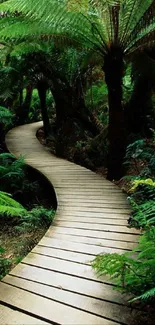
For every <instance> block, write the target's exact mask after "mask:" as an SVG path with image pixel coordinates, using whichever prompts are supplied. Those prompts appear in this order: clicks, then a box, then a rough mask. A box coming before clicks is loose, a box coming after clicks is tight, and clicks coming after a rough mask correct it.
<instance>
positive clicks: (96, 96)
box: [85, 82, 108, 126]
mask: <svg viewBox="0 0 155 325" xmlns="http://www.w3.org/2000/svg"><path fill="white" fill-rule="evenodd" d="M85 99H86V105H87V107H88V108H89V109H90V110H95V111H96V113H97V117H98V119H99V121H101V122H102V123H103V125H104V126H106V125H107V124H108V90H107V86H106V84H105V83H103V82H102V83H101V82H100V83H99V84H94V85H93V86H92V87H91V88H89V89H88V91H87V93H86V98H85Z"/></svg>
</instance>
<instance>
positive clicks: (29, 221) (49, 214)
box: [16, 206, 55, 232]
mask: <svg viewBox="0 0 155 325" xmlns="http://www.w3.org/2000/svg"><path fill="white" fill-rule="evenodd" d="M54 215H55V212H54V210H47V209H45V208H44V207H41V206H40V207H36V208H33V209H32V210H31V211H29V212H27V213H25V214H24V215H22V216H20V222H19V225H18V226H17V227H16V229H17V230H18V231H20V232H24V231H25V230H26V229H31V230H32V229H34V228H39V227H43V228H46V227H47V226H50V224H51V222H52V220H53V218H54Z"/></svg>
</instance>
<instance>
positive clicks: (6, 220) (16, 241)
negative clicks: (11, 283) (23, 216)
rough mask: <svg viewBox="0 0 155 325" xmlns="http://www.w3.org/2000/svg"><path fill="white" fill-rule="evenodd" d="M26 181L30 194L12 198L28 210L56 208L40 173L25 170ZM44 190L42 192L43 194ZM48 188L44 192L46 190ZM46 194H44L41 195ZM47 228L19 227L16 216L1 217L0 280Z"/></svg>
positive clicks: (50, 192)
mask: <svg viewBox="0 0 155 325" xmlns="http://www.w3.org/2000/svg"><path fill="white" fill-rule="evenodd" d="M26 174H27V182H28V183H29V184H33V185H32V191H30V193H26V192H25V193H22V192H21V193H17V195H16V196H14V199H16V200H17V201H18V202H20V203H21V204H22V205H23V206H24V207H25V208H26V209H27V210H28V211H30V210H31V209H33V208H36V207H37V208H38V209H39V208H40V207H43V208H45V209H47V210H55V209H56V201H55V194H54V191H53V188H52V186H50V184H49V183H48V181H46V179H44V176H42V175H41V174H40V173H38V172H37V171H35V170H34V169H31V168H30V167H28V168H27V173H26ZM45 188H46V191H45ZM47 189H48V190H47ZM45 193H46V194H45ZM48 227H49V225H48V224H47V225H44V226H43V227H41V226H35V227H33V226H32V228H31V227H30V228H29V227H23V226H22V225H21V224H20V222H19V218H18V217H11V218H10V217H7V216H4V217H3V216H1V223H0V248H1V250H2V251H1V250H0V253H1V255H0V262H1V265H0V279H1V278H2V277H3V276H4V275H5V274H7V273H8V272H9V271H10V270H11V269H12V268H14V267H15V266H16V264H18V263H19V262H21V260H22V259H23V258H24V257H25V256H26V255H27V254H28V253H29V252H30V251H31V250H32V249H33V248H34V247H35V246H36V244H37V243H38V242H39V241H40V240H41V238H42V237H43V236H44V234H45V232H46V231H47V229H48Z"/></svg>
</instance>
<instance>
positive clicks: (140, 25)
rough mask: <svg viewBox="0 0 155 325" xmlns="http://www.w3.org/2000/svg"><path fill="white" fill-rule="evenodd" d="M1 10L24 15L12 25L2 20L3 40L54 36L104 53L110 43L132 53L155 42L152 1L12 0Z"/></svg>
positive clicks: (14, 18)
mask: <svg viewBox="0 0 155 325" xmlns="http://www.w3.org/2000/svg"><path fill="white" fill-rule="evenodd" d="M81 8H82V9H81ZM83 8H85V10H83ZM0 10H5V11H7V10H9V12H10V13H14V12H15V11H16V10H17V11H18V12H21V13H22V14H21V15H20V16H19V17H13V18H11V17H9V18H8V19H9V20H10V22H9V26H8V22H7V18H4V20H5V21H4V22H3V19H1V22H0V27H1V28H2V29H1V32H0V37H2V36H3V37H4V38H9V37H10V38H11V37H14V38H18V39H20V38H22V39H23V38H24V37H28V36H31V37H32V36H34V35H35V36H38V37H42V38H43V37H45V35H46V36H48V37H53V36H54V35H55V36H57V37H65V38H66V39H69V38H70V39H72V40H73V39H74V40H75V41H76V42H79V43H82V44H83V45H85V46H87V47H90V48H95V49H96V50H97V51H100V52H101V53H102V54H105V52H106V51H107V50H108V48H109V46H110V44H111V43H115V42H116V43H119V45H120V46H121V47H122V49H123V50H124V51H125V53H130V52H132V51H135V50H136V49H137V48H139V47H144V46H146V42H147V41H149V44H151V43H152V42H153V41H154V30H155V14H154V13H155V2H154V1H153V0H124V1H123V0H90V1H89V2H88V1H86V0H81V1H80V0H79V1H78V2H77V1H75V0H70V1H67V0H64V1H61V2H60V1H58V0H49V1H48V2H47V1H45V0H38V1H37V2H36V1H35V0H27V1H25V0H9V1H5V2H4V3H3V4H1V5H0ZM22 15H23V16H22ZM11 19H12V20H11Z"/></svg>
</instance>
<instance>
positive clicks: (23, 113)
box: [17, 85, 33, 124]
mask: <svg viewBox="0 0 155 325" xmlns="http://www.w3.org/2000/svg"><path fill="white" fill-rule="evenodd" d="M32 92H33V88H32V86H31V85H28V86H27V87H26V96H25V100H24V102H23V91H22V90H21V91H20V94H19V97H20V98H19V100H20V105H19V110H18V111H17V115H18V119H19V120H18V123H19V124H25V122H26V120H27V119H28V115H29V111H30V106H31V100H32Z"/></svg>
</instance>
